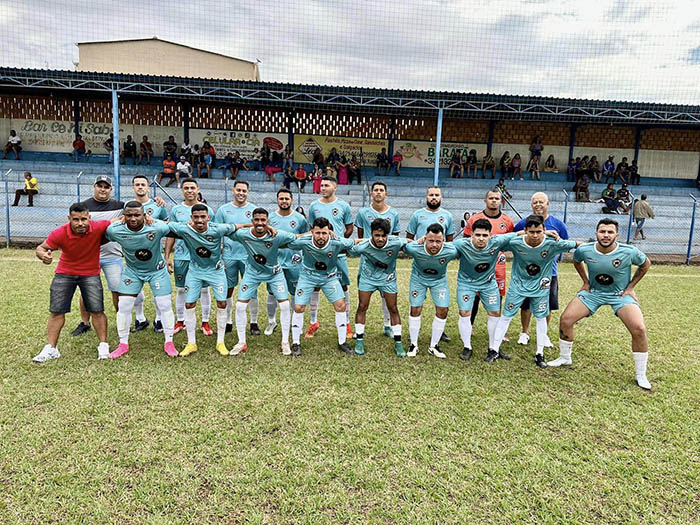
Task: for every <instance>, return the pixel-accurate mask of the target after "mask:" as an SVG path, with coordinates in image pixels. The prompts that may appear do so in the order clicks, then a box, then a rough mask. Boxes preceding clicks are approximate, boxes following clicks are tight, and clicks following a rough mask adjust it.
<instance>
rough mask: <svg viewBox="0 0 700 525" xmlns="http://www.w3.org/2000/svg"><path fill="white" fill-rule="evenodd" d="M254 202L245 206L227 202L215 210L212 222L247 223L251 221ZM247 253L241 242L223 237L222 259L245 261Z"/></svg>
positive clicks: (254, 206)
mask: <svg viewBox="0 0 700 525" xmlns="http://www.w3.org/2000/svg"><path fill="white" fill-rule="evenodd" d="M255 208H257V206H256V205H255V204H251V203H250V202H249V203H247V204H246V205H245V206H236V205H234V204H233V203H232V202H227V203H226V204H224V205H223V206H221V208H219V209H218V210H217V211H216V216H215V217H214V222H218V223H220V224H248V223H249V222H252V221H253V210H254V209H255ZM247 258H248V254H247V252H246V251H245V248H243V246H242V245H241V243H239V242H236V241H234V240H233V239H231V238H229V237H227V238H225V239H224V259H226V260H227V261H245V260H246V259H247Z"/></svg>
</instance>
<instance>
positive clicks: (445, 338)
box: [440, 332, 452, 343]
mask: <svg viewBox="0 0 700 525" xmlns="http://www.w3.org/2000/svg"><path fill="white" fill-rule="evenodd" d="M451 341H452V339H450V336H449V335H447V334H446V333H445V332H442V335H441V336H440V342H441V343H449V342H451Z"/></svg>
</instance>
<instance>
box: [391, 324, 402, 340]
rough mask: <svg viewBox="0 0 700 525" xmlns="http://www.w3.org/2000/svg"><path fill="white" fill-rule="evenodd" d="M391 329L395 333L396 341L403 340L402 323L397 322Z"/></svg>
mask: <svg viewBox="0 0 700 525" xmlns="http://www.w3.org/2000/svg"><path fill="white" fill-rule="evenodd" d="M391 331H392V332H393V333H394V341H401V325H400V324H395V325H393V326H392V327H391Z"/></svg>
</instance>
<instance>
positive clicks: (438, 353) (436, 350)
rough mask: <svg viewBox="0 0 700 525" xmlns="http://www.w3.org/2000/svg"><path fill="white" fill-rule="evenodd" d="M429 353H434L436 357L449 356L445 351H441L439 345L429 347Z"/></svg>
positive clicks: (443, 357)
mask: <svg viewBox="0 0 700 525" xmlns="http://www.w3.org/2000/svg"><path fill="white" fill-rule="evenodd" d="M428 353H429V354H430V355H434V356H435V357H437V358H439V359H445V358H446V357H447V356H446V355H445V354H444V353H443V352H441V351H440V349H439V348H438V347H430V348H428Z"/></svg>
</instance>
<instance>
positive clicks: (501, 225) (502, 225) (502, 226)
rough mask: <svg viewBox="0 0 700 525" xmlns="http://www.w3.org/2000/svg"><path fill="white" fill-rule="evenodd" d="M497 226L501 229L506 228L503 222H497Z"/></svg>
mask: <svg viewBox="0 0 700 525" xmlns="http://www.w3.org/2000/svg"><path fill="white" fill-rule="evenodd" d="M498 227H499V228H500V229H501V231H503V230H505V229H506V225H505V224H503V223H501V224H499V225H498Z"/></svg>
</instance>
